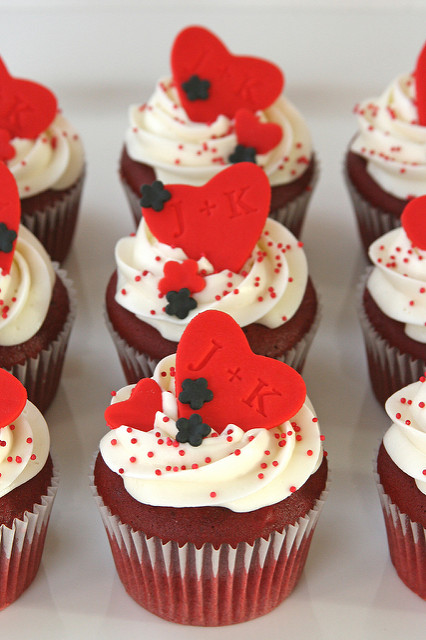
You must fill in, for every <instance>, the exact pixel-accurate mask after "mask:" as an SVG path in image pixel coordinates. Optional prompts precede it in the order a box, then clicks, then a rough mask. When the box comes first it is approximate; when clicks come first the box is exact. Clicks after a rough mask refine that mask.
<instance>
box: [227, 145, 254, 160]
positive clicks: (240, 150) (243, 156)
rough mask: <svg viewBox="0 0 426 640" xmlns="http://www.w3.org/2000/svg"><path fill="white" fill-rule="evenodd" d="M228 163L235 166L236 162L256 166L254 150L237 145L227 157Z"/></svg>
mask: <svg viewBox="0 0 426 640" xmlns="http://www.w3.org/2000/svg"><path fill="white" fill-rule="evenodd" d="M229 162H231V163H232V164H236V163H237V162H253V163H254V164H257V163H256V149H255V148H254V147H245V146H244V145H243V144H237V146H236V147H235V149H234V151H233V152H232V153H231V155H230V156H229Z"/></svg>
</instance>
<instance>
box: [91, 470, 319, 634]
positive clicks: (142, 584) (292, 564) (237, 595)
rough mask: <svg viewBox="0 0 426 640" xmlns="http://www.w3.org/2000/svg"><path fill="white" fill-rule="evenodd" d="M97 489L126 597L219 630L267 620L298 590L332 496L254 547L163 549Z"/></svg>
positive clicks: (168, 617) (163, 613) (153, 609)
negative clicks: (129, 522) (115, 511)
mask: <svg viewBox="0 0 426 640" xmlns="http://www.w3.org/2000/svg"><path fill="white" fill-rule="evenodd" d="M91 489H92V493H93V496H94V498H95V501H96V503H97V506H98V508H99V511H100V514H101V517H102V521H103V523H104V526H105V529H106V532H107V536H108V540H109V542H110V546H111V550H112V553H113V557H114V561H115V565H116V568H117V572H118V574H119V577H120V579H121V581H122V582H123V585H124V587H125V589H126V591H127V592H128V593H129V595H130V596H131V597H132V598H134V599H135V600H136V601H137V602H138V603H139V604H140V605H141V606H143V607H144V608H146V609H148V610H149V611H151V612H152V613H155V614H156V615H158V616H160V617H162V618H165V619H166V620H170V621H172V622H177V623H180V624H188V625H200V626H221V625H228V624H235V623H238V622H244V621H246V620H250V619H252V618H257V617H259V616H262V615H264V614H266V613H268V612H269V611H271V610H272V609H274V608H275V607H276V606H277V605H279V604H280V603H281V602H282V601H283V600H284V599H285V598H286V597H287V596H288V595H289V594H290V593H291V591H292V590H293V589H294V587H295V585H296V583H297V581H298V579H299V577H300V575H301V572H302V570H303V567H304V564H305V561H306V557H307V554H308V550H309V546H310V542H311V539H312V535H313V532H314V530H315V526H316V524H317V521H318V518H319V515H320V512H321V510H322V507H323V505H324V501H325V499H326V496H327V493H328V484H327V486H326V488H325V489H324V491H323V492H322V494H321V496H320V497H319V499H318V500H317V501H316V503H315V506H314V507H313V508H312V509H311V510H310V511H309V512H308V513H307V514H306V515H305V516H304V517H301V518H299V519H298V520H297V521H296V523H295V524H293V525H287V526H285V527H284V529H283V530H282V531H274V532H272V533H271V534H270V535H269V536H268V537H267V538H258V539H256V540H255V541H254V543H253V544H248V543H245V542H240V543H239V544H238V545H237V546H236V547H232V546H231V545H229V544H222V545H220V547H219V548H218V549H215V548H214V546H213V545H212V544H210V543H206V544H203V545H202V546H201V547H200V548H197V547H196V546H195V545H194V544H193V543H191V542H188V543H186V544H183V545H182V546H179V544H178V543H177V542H174V541H170V542H163V541H162V540H161V539H160V538H158V537H156V536H152V537H149V538H148V537H147V536H146V535H145V534H144V533H143V532H141V531H134V530H133V529H132V528H131V527H130V526H129V525H127V524H124V523H122V522H121V521H120V519H119V518H118V516H115V515H112V513H111V511H110V510H109V508H108V507H106V506H105V504H104V502H103V500H102V498H101V497H100V496H99V494H98V492H97V490H96V487H95V486H94V479H93V477H91Z"/></svg>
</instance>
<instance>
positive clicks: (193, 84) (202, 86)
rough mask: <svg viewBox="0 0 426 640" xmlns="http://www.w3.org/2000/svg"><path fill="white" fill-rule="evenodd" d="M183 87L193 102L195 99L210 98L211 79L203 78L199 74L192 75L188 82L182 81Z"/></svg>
mask: <svg viewBox="0 0 426 640" xmlns="http://www.w3.org/2000/svg"><path fill="white" fill-rule="evenodd" d="M182 89H183V90H184V91H185V93H186V97H187V98H188V100H190V101H191V102H194V101H195V100H208V97H209V89H210V81H209V80H202V79H201V78H200V77H199V76H196V75H194V76H191V77H190V78H189V80H187V81H186V82H182Z"/></svg>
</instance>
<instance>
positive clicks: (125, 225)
mask: <svg viewBox="0 0 426 640" xmlns="http://www.w3.org/2000/svg"><path fill="white" fill-rule="evenodd" d="M261 5H262V3H261V2H260V0H259V2H245V3H243V2H238V1H235V2H231V1H229V2H216V3H215V2H213V1H211V2H208V3H207V2H204V1H202V0H201V1H200V2H197V3H196V2H172V1H171V0H170V1H169V2H167V1H164V0H158V1H157V2H148V1H146V0H145V1H141V2H136V1H133V2H132V1H127V2H126V1H125V0H124V1H122V2H117V1H115V2H101V1H99V0H98V1H96V2H92V3H90V2H87V3H84V4H83V3H81V2H77V1H75V2H71V1H70V2H60V0H58V1H57V2H54V1H50V2H48V1H45V2H31V1H26V2H24V1H23V0H20V1H15V2H12V1H5V0H1V1H0V52H1V54H2V55H3V56H4V59H5V61H6V63H7V65H8V67H9V70H10V71H11V73H12V74H13V75H16V76H21V77H28V78H31V79H34V80H37V81H39V82H42V83H44V84H46V85H47V86H49V87H50V88H52V89H53V90H54V91H55V92H56V94H57V96H58V98H59V102H60V105H61V107H62V108H63V110H64V113H65V115H66V116H68V117H69V118H70V119H71V121H72V122H73V123H74V125H75V126H76V127H77V128H78V130H79V131H80V133H81V136H82V138H83V141H84V143H85V146H86V151H87V163H88V177H87V182H86V188H85V192H84V198H83V204H82V209H81V217H80V222H79V226H78V230H77V234H76V238H75V242H74V248H73V250H72V253H71V255H70V256H69V258H68V260H67V262H66V264H65V267H66V268H67V269H68V272H69V274H70V276H71V277H72V278H73V280H74V282H75V287H76V290H77V296H78V317H77V321H76V323H75V327H74V331H73V334H72V338H71V342H70V345H69V350H68V353H67V360H66V364H65V369H64V374H63V378H62V383H61V385H60V389H59V393H58V395H57V397H56V400H55V402H54V404H53V405H52V407H51V408H50V409H49V411H48V412H47V414H46V418H47V420H48V423H49V425H50V427H51V433H52V446H53V450H54V453H55V454H56V458H57V460H58V462H59V465H60V468H61V472H62V482H61V485H60V489H59V492H58V495H57V499H56V503H55V505H54V508H53V513H52V517H51V523H50V529H49V532H48V537H47V542H46V548H45V554H44V557H43V561H42V566H41V569H40V572H39V574H38V576H37V578H36V580H35V581H34V583H33V584H32V586H31V587H30V588H29V589H28V590H27V591H26V592H25V593H24V595H23V596H22V597H21V598H20V599H19V600H18V601H17V602H16V603H14V604H13V605H12V606H11V607H9V608H8V609H6V610H5V611H3V612H1V614H0V629H1V635H2V637H14V638H19V639H20V638H28V637H29V638H32V639H33V640H39V639H42V638H43V639H44V638H55V639H58V640H62V639H63V638H64V639H68V638H79V639H80V638H81V639H82V640H86V639H89V638H90V639H93V640H97V639H98V638H99V639H101V638H102V639H103V640H110V639H111V640H112V639H114V640H116V639H117V638H128V639H130V638H139V637H147V638H159V639H160V640H161V639H163V638H168V637H169V636H170V635H172V634H173V637H174V638H176V639H178V640H179V639H181V638H185V639H186V638H188V639H192V638H198V637H199V634H200V632H201V633H203V637H205V638H206V640H216V639H217V638H220V639H221V640H227V639H228V638H233V640H239V639H240V638H241V639H242V638H244V640H251V639H252V638H253V639H254V638H260V637H266V638H269V639H273V640H275V639H278V638H292V639H293V640H298V639H299V638H315V639H316V640H324V639H327V640H328V639H335V638H336V639H340V638H345V640H360V639H362V640H369V639H375V640H376V639H378V640H382V639H383V640H384V639H385V638H386V640H389V639H390V638H402V637H408V638H410V640H417V639H419V640H420V638H422V639H423V638H424V629H425V612H426V605H425V603H424V602H423V601H422V600H421V599H420V598H418V597H417V596H415V595H414V594H413V593H412V592H411V591H410V590H409V589H407V588H406V587H405V586H404V585H403V584H402V582H400V580H399V579H398V577H397V575H396V573H395V571H394V569H393V567H392V565H391V563H390V560H389V557H388V550H387V542H386V538H385V530H384V524H383V518H382V514H381V511H380V506H379V501H378V497H377V492H376V488H375V484H374V480H373V476H372V459H373V456H374V452H375V450H376V448H377V446H378V443H379V439H380V437H381V435H382V434H383V432H384V430H385V429H386V428H387V426H388V422H389V421H388V419H387V416H386V414H385V413H384V411H383V409H381V408H380V407H379V405H378V404H377V402H376V401H375V399H374V398H373V396H372V394H371V391H370V388H369V382H368V379H367V370H366V362H365V356H364V352H363V344H362V339H361V333H360V329H359V327H358V322H357V318H356V313H355V306H354V287H355V285H356V282H357V281H358V278H359V274H360V273H361V271H362V270H363V269H364V262H363V259H362V258H361V253H360V244H359V240H358V237H357V233H356V228H355V221H354V218H353V214H352V211H351V208H350V203H349V199H348V196H347V195H346V192H345V189H344V185H343V180H342V175H341V165H342V157H343V154H344V150H345V147H346V144H347V142H348V140H349V138H350V136H351V135H352V133H353V131H354V128H355V119H354V116H353V115H352V108H353V106H354V104H355V103H356V102H357V101H358V100H360V99H362V98H365V97H368V96H369V95H377V94H378V93H379V92H381V91H382V90H383V89H384V88H385V86H386V85H387V83H388V82H390V80H391V79H392V78H393V77H394V76H395V75H396V74H397V73H400V72H405V71H407V70H411V69H413V68H414V65H415V60H416V57H417V55H418V53H419V51H420V49H421V47H422V45H423V43H424V41H425V39H426V30H425V25H426V4H425V3H424V2H397V3H396V2H386V3H383V2H380V1H376V2H374V1H372V2H369V3H355V2H352V1H350V2H339V3H338V2H336V1H334V2H332V1H330V2H318V3H315V2H313V1H311V2H309V1H308V0H305V1H304V2H301V3H295V2H290V1H287V2H285V1H283V2H281V3H280V2H272V1H270V2H265V3H263V9H261V8H260V7H261ZM191 23H198V24H203V25H205V26H207V27H209V28H211V29H212V30H214V31H215V32H216V33H217V34H218V35H219V36H220V37H221V38H222V39H223V40H224V42H225V43H226V44H227V45H228V47H229V48H230V49H231V50H232V51H233V52H234V53H239V54H251V55H258V56H261V57H264V58H267V59H270V60H271V61H274V62H275V63H277V64H278V65H279V66H280V67H281V68H282V69H283V70H284V72H285V74H286V95H287V96H288V97H289V98H290V99H291V100H292V101H293V102H294V103H295V104H296V105H297V106H298V107H299V108H300V110H301V111H302V113H303V114H304V115H305V116H306V119H307V120H308V122H309V124H310V128H311V130H312V134H313V138H314V142H315V148H316V150H317V153H318V155H319V158H320V161H321V166H322V173H321V176H320V181H319V184H318V186H317V190H316V192H315V193H314V196H313V199H312V202H311V207H310V211H309V214H308V218H307V222H306V224H305V230H304V236H303V239H304V241H305V248H306V252H307V255H308V260H309V263H310V271H311V275H312V277H313V280H314V282H315V284H316V286H317V289H318V290H319V292H320V295H321V298H322V302H323V307H324V311H323V319H322V323H321V325H320V329H319V332H318V334H317V336H316V338H315V340H314V344H313V346H312V349H311V351H310V354H309V357H308V359H307V362H306V366H305V373H304V377H305V380H306V383H307V387H308V392H309V395H310V397H311V400H312V401H313V403H314V405H315V408H316V411H317V413H318V415H319V418H320V423H321V427H322V431H323V433H324V434H325V436H326V443H325V444H326V449H327V450H328V452H329V463H330V467H331V471H332V480H333V482H332V485H331V490H330V494H329V498H328V500H327V502H326V504H325V507H324V511H323V513H322V516H321V518H320V520H319V524H318V527H317V530H316V533H315V536H314V538H313V543H312V547H311V551H310V555H309V557H308V562H307V565H306V568H305V571H304V574H303V576H302V579H301V581H300V583H299V585H298V586H297V588H296V590H295V591H294V593H293V594H292V595H291V597H290V598H289V599H288V600H287V601H285V602H284V603H283V604H282V605H280V606H279V607H278V608H277V609H276V610H275V611H274V612H272V613H271V614H269V615H268V616H266V617H264V618H260V619H258V620H255V621H252V622H249V623H245V624H242V625H238V626H236V627H230V628H229V627H228V628H226V627H225V628H220V629H206V630H203V631H201V630H200V629H198V628H191V627H180V626H178V625H172V624H171V623H168V622H165V621H163V620H161V619H159V618H157V617H155V616H153V615H152V614H150V613H148V612H146V611H145V610H144V609H142V608H140V607H139V606H138V605H137V604H136V603H135V602H133V600H132V599H131V598H130V597H129V596H127V594H126V593H125V591H124V589H123V587H122V586H121V583H120V581H119V579H118V577H117V575H116V573H115V569H114V566H113V561H112V556H111V554H110V551H109V547H108V543H107V538H106V534H105V532H104V530H103V526H102V524H101V520H100V516H99V514H98V513H97V510H96V507H95V504H94V501H93V499H92V497H91V494H90V491H89V483H88V479H87V477H88V469H89V465H90V462H91V460H92V456H93V453H94V451H95V450H96V448H97V444H98V442H99V439H100V437H101V436H102V435H103V433H104V432H105V429H106V427H105V423H104V420H103V411H104V409H105V407H106V406H107V404H108V402H109V397H110V396H109V392H110V390H111V389H116V388H119V387H120V386H122V385H123V384H124V377H123V374H122V372H121V369H120V366H119V363H118V358H117V357H116V354H115V352H114V351H113V346H112V342H111V340H110V338H109V335H108V333H107V330H106V328H105V327H104V322H103V316H102V313H103V309H102V307H103V293H104V289H105V286H106V282H107V280H108V278H109V275H110V273H111V272H112V270H113V268H114V262H113V247H114V244H115V242H116V240H117V239H118V238H119V237H120V236H122V235H125V234H127V233H128V232H130V231H131V230H132V220H131V216H130V212H129V210H128V207H127V203H126V201H125V198H124V194H123V193H122V191H121V187H120V184H119V181H118V177H117V160H118V155H119V151H120V147H121V143H122V139H123V134H124V130H125V127H126V125H127V107H128V105H129V104H130V103H132V102H138V101H142V100H144V99H147V98H148V97H149V95H150V94H151V92H152V90H153V87H154V82H155V80H156V78H157V77H159V76H160V75H162V74H164V73H168V70H169V51H170V46H171V43H172V41H173V38H174V36H175V35H176V33H177V32H178V30H180V29H181V28H182V27H184V26H186V25H188V24H191Z"/></svg>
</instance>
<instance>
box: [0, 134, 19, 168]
mask: <svg viewBox="0 0 426 640" xmlns="http://www.w3.org/2000/svg"><path fill="white" fill-rule="evenodd" d="M10 140H11V137H10V133H9V131H6V129H0V161H1V162H7V161H8V160H11V159H12V158H13V157H15V155H16V151H15V148H14V147H13V146H12V145H11V144H10Z"/></svg>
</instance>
